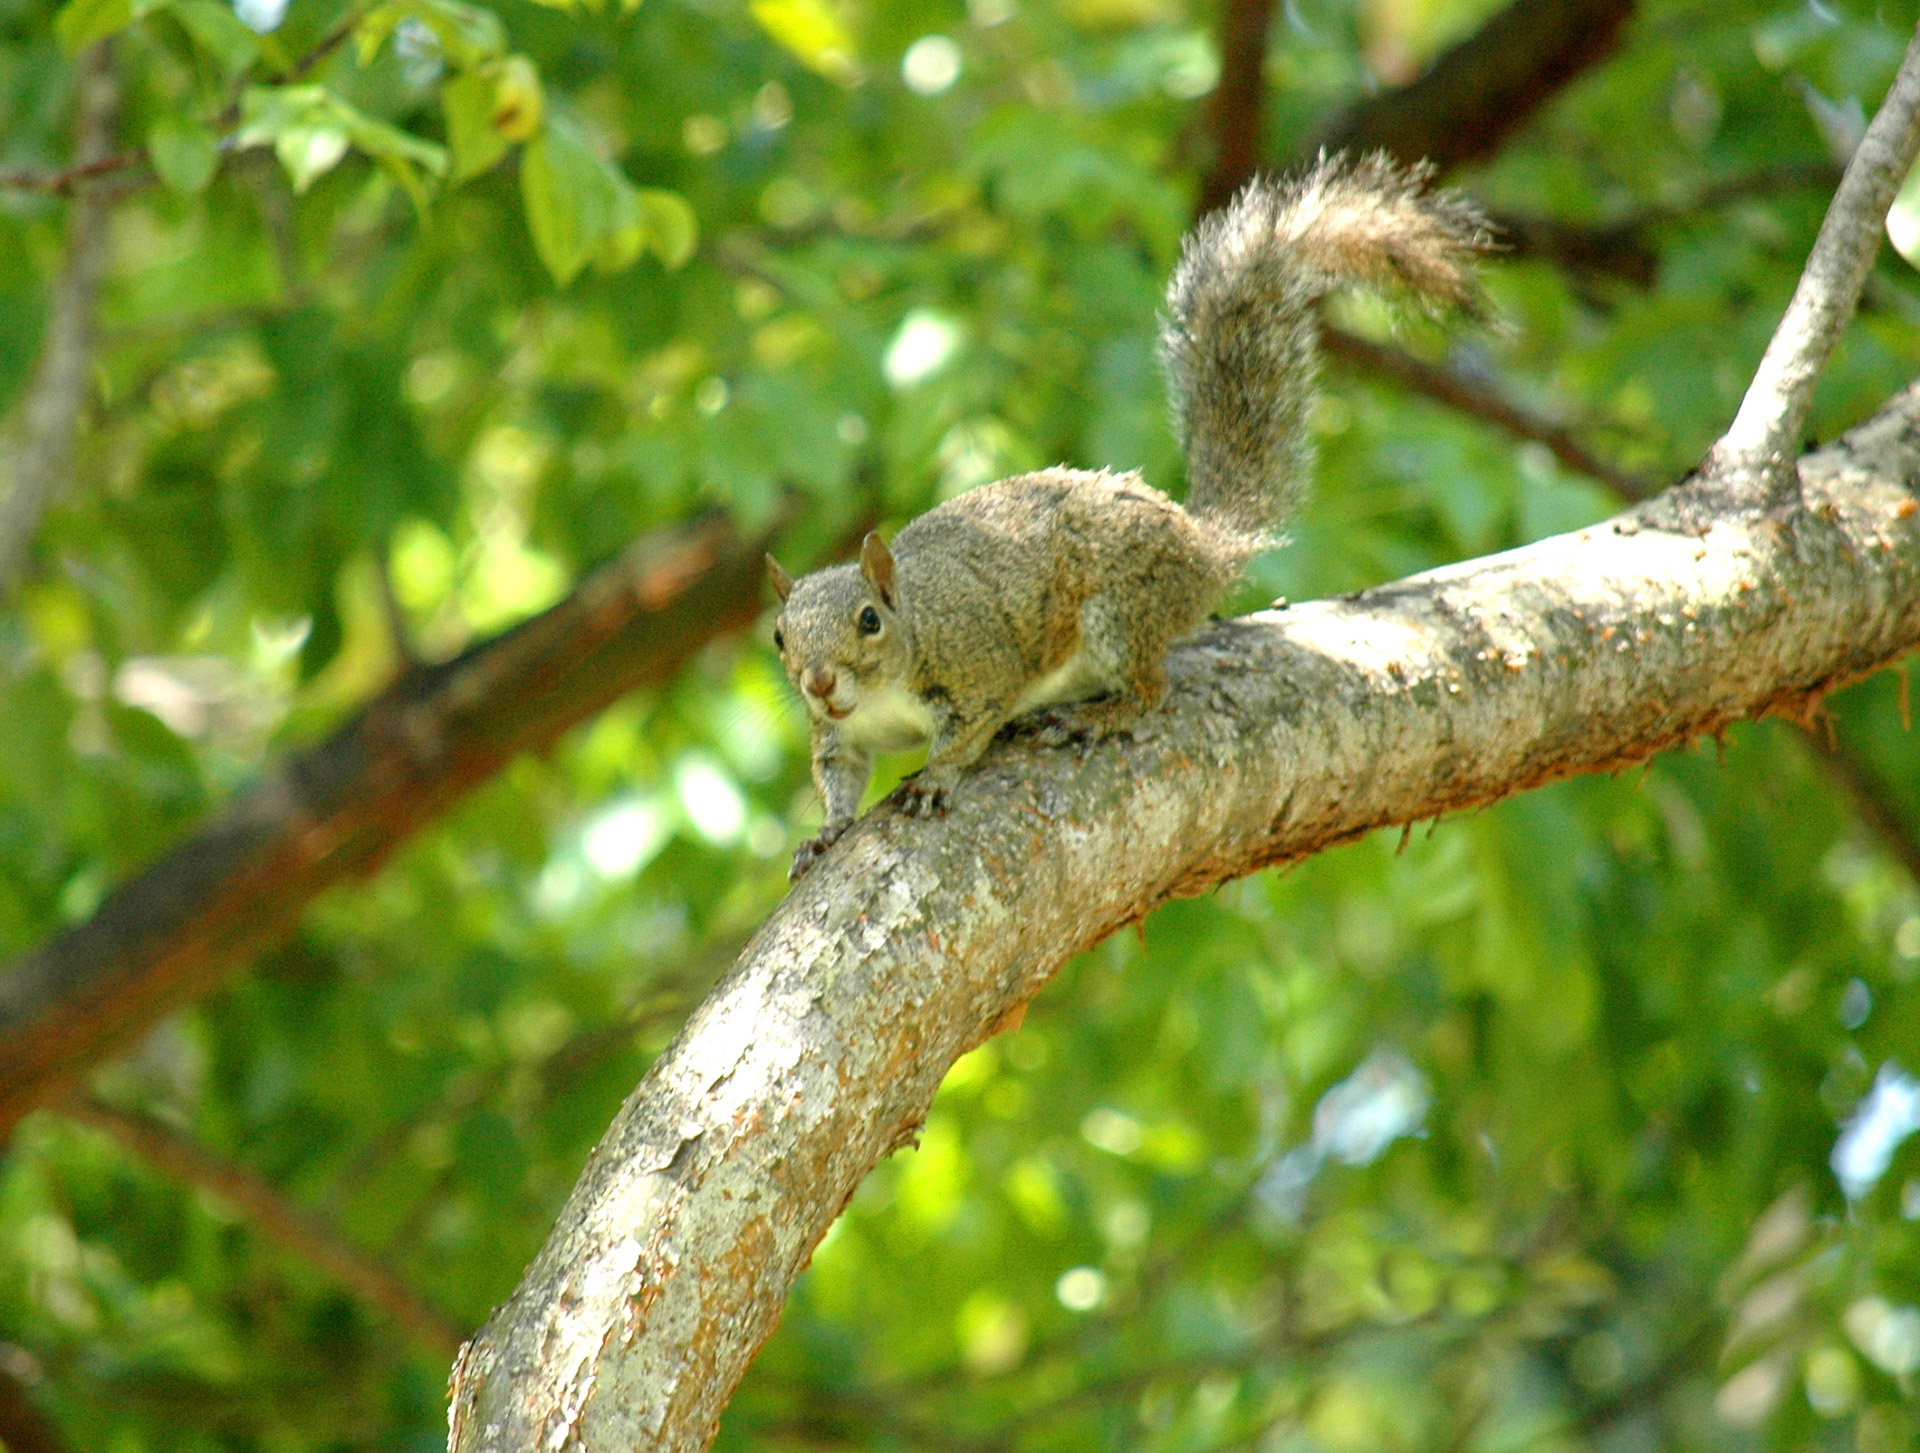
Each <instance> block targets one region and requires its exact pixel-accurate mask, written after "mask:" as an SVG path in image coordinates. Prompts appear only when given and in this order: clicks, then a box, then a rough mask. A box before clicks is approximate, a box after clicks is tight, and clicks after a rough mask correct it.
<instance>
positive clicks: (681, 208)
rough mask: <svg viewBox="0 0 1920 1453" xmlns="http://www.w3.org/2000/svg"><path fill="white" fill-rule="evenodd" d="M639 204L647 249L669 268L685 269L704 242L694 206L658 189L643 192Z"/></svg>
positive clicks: (641, 190) (647, 188) (674, 194)
mask: <svg viewBox="0 0 1920 1453" xmlns="http://www.w3.org/2000/svg"><path fill="white" fill-rule="evenodd" d="M639 200H640V217H641V220H642V222H643V224H644V225H645V228H646V234H647V237H646V241H647V246H649V247H651V248H652V249H653V251H654V255H655V256H657V257H658V258H659V259H660V261H661V262H663V263H665V264H666V265H667V266H668V267H669V268H676V267H679V266H681V265H682V264H683V263H685V262H686V260H687V259H688V258H689V257H692V256H693V248H694V244H695V243H696V242H698V241H699V238H700V224H699V221H698V219H697V218H696V217H695V216H694V211H693V208H692V206H690V205H689V204H688V202H687V199H686V198H685V197H683V196H681V195H680V194H679V193H678V192H664V191H661V190H659V189H658V188H655V187H642V188H640V191H639Z"/></svg>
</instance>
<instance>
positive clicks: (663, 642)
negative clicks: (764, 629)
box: [0, 521, 765, 1133]
mask: <svg viewBox="0 0 1920 1453" xmlns="http://www.w3.org/2000/svg"><path fill="white" fill-rule="evenodd" d="M764 548H765V542H764V541H761V540H754V541H750V542H748V541H742V540H740V539H738V538H737V537H736V536H735V535H734V534H733V533H732V532H731V530H730V529H729V528H728V527H727V526H726V525H724V524H722V523H720V522H718V521H709V522H707V523H704V524H701V525H698V526H694V527H691V528H688V529H684V530H679V531H674V532H671V533H670V534H669V535H668V536H666V537H664V538H660V539H653V540H648V541H643V542H641V543H640V544H639V545H637V546H635V547H634V548H633V549H632V550H630V551H629V552H628V553H627V554H626V555H624V556H623V557H621V558H620V559H619V560H617V561H615V562H614V563H612V564H611V565H608V566H606V567H604V568H602V569H601V570H599V571H597V572H595V573H594V574H593V575H591V576H589V577H588V578H587V579H586V580H585V581H583V582H582V583H581V584H580V586H579V587H578V588H577V589H576V590H574V592H573V593H572V594H571V595H569V596H568V597H567V598H566V599H565V600H563V601H561V602H560V603H559V604H558V605H555V606H554V607H552V608H551V609H550V610H547V611H546V612H544V613H543V614H541V615H538V616H536V617H534V618H533V619H532V620H529V621H526V622H524V623H522V624H521V625H519V626H517V627H515V628H514V629H513V630H511V631H508V632H507V633H506V634H504V635H502V636H499V637H496V638H495V639H493V640H491V641H488V642H486V643H484V644H482V645H480V646H476V647H475V648H473V649H472V650H470V651H468V652H466V653H465V654H463V655H461V656H459V657H457V658H456V659H454V660H452V661H448V662H446V663H444V664H442V665H438V666H423V667H418V668H416V669H413V670H410V671H408V672H406V673H405V674H403V675H402V676H401V677H400V679H399V680H397V681H395V682H394V684H393V685H392V686H390V687H389V688H388V689H387V690H386V691H385V692H383V693H382V694H381V695H380V696H379V697H378V698H377V699H375V700H374V701H373V702H372V703H371V704H369V705H368V706H367V707H365V708H364V709H363V710H362V711H361V712H360V713H359V714H358V715H357V716H355V717H354V718H353V719H352V720H351V721H349V722H348V723H347V724H346V725H345V726H343V727H341V728H340V729H339V730H338V731H337V732H335V733H334V735H333V736H332V737H330V738H328V739H327V740H326V741H324V742H321V743H320V744H318V745H317V746H314V747H311V748H309V749H308V750H307V751H305V752H302V753H300V754H298V755H297V756H294V757H292V758H290V759H289V760H287V761H285V762H283V763H281V764H280V765H279V767H278V768H277V769H276V770H274V771H273V772H272V773H271V774H270V775H269V776H268V777H267V779H266V780H265V781H263V782H262V783H261V784H260V785H259V786H257V787H255V788H254V789H252V790H251V791H250V792H248V793H247V794H246V795H245V796H243V797H241V798H240V799H239V800H238V801H237V802H235V803H234V804H233V805H232V806H231V807H229V808H228V809H227V810H226V811H224V812H222V813H221V814H220V815H219V816H217V817H216V818H214V819H213V821H211V822H209V823H208V824H207V825H206V826H204V827H203V828H201V829H200V830H199V831H198V832H197V833H195V834H194V836H193V837H192V838H190V839H189V840H188V841H187V842H185V843H183V844H182V845H181V846H180V847H178V848H176V849H174V850H173V851H172V852H170V853H168V854H167V855H166V856H165V857H164V858H162V859H160V860H159V861H158V862H156V863H154V864H153V865H152V866H150V867H148V868H146V869H145V870H143V871H142V872H141V873H139V874H138V875H137V876H135V877H134V878H132V879H130V880H129V881H128V882H126V883H125V884H123V885H122V886H121V887H120V888H118V889H116V890H115V891H114V892H113V893H112V894H110V895H109V896H108V898H107V900H106V901H105V902H104V903H102V904H101V905H100V907H99V909H97V910H96V911H95V913H94V914H93V916H92V917H91V918H89V919H88V920H87V921H86V922H85V923H82V924H80V925H79V926H78V927H76V928H73V929H71V930H69V931H68V932H66V933H63V934H61V935H60V936H59V937H57V938H55V939H53V940H51V941H50V942H48V943H46V944H44V945H42V946H41V947H40V948H38V949H35V950H33V951H32V952H31V953H28V954H26V955H25V956H24V957H22V958H20V959H17V960H15V961H14V962H13V963H12V964H9V965H7V966H6V967H5V968H4V969H0V1133H3V1132H4V1131H5V1130H6V1129H7V1128H8V1127H10V1126H12V1124H13V1123H14V1122H15V1121H17V1120H18V1119H19V1118H20V1116H21V1115H23V1114H24V1113H26V1111H28V1110H29V1109H31V1108H33V1106H34V1105H36V1104H41V1103H45V1102H46V1101H47V1100H48V1099H50V1098H51V1097H52V1096H53V1095H54V1094H56V1093H57V1092H58V1091H59V1090H60V1088H61V1087H62V1086H64V1085H65V1084H66V1083H68V1082H69V1081H70V1080H71V1079H72V1078H73V1077H74V1076H76V1075H77V1074H79V1073H80V1072H81V1071H83V1070H85V1069H86V1068H87V1067H88V1066H89V1065H91V1064H93V1063H94V1062H95V1061H97V1060H98V1059H100V1058H101V1057H102V1056H103V1055H105V1054H106V1053H108V1052H109V1051H110V1050H111V1049H113V1048H115V1047H117V1046H119V1045H123V1044H125V1043H126V1042H127V1041H128V1040H129V1039H131V1038H132V1037H133V1036H134V1035H136V1034H138V1033H140V1032H141V1031H142V1030H144V1029H146V1028H147V1027H148V1026H150V1025H151V1024H153V1023H154V1022H155V1021H156V1020H157V1019H159V1018H160V1017H161V1016H162V1015H164V1014H165V1013H167V1012H168V1011H169V1010H171V1009H172V1008H174V1007H175V1006H177V1005H179V1004H182V1003H184V1002H186V1001H188V1000H189V999H192V998H193V997H195V996H197V995H199V994H201V993H204V992H206V991H207V990H208V989H210V988H211V987H212V986H213V985H214V984H216V983H218V982H219V981H220V980H221V979H222V978H224V977H225V976H226V975H227V974H229V973H231V972H233V971H234V970H235V969H237V968H238V967H240V966H241V965H242V964H243V963H244V962H245V960H246V958H247V956H248V955H249V954H251V953H253V952H254V951H256V950H258V949H260V948H262V947H264V946H266V945H267V944H270V943H273V942H276V941H277V940H278V939H280V938H281V937H283V936H284V935H285V934H286V933H287V932H288V931H289V930H290V929H291V928H292V926H293V924H294V923H295V922H296V921H297V918H298V915H299V913H300V912H301V910H302V909H303V908H304V907H305V906H306V904H307V903H308V902H309V901H310V900H312V899H313V898H314V897H315V896H316V895H318V894H319V893H320V892H322V891H323V890H324V889H326V888H328V887H331V886H332V885H333V884H335V883H338V882H340V881H342V880H343V879H346V878H351V877H355V876H359V875H363V874H365V873H367V872H370V871H371V870H372V869H374V868H375V867H377V866H378V865H379V864H380V863H381V862H382V861H384V860H385V858H386V856H387V855H388V854H389V853H391V852H392V851H393V850H394V848H396V847H397V846H399V844H401V843H402V842H404V841H405V840H406V839H407V838H408V837H409V836H411V835H412V834H413V833H414V832H416V831H418V830H419V829H420V828H421V827H423V826H424V825H426V824H427V823H428V822H431V821H432V820H433V819H434V818H435V817H437V816H438V815H439V814H440V813H442V812H445V811H446V810H447V809H448V808H449V807H451V806H452V805H453V804H454V803H455V802H457V801H458V800H459V799H460V798H461V797H462V796H464V795H465V794H466V793H467V792H468V791H470V790H472V789H473V788H474V787H476V786H478V785H479V784H480V783H482V782H484V781H486V780H487V779H488V778H489V777H491V776H492V775H493V774H494V773H495V772H497V771H498V770H499V769H500V768H501V767H502V766H504V765H505V764H506V763H507V762H509V761H511V760H512V759H513V758H515V757H516V756H518V755H520V754H521V753H522V752H529V751H540V750H543V749H545V748H546V747H547V746H549V745H550V744H551V743H552V742H553V740H554V739H555V738H556V737H558V736H559V735H560V733H561V732H563V731H565V730H566V729H567V728H568V727H570V726H572V725H574V724H575V723H576V722H579V721H582V720H584V719H586V718H587V717H589V716H592V715H593V714H594V713H596V712H598V711H599V710H601V709H602V708H603V707H605V706H606V705H608V704H609V703H610V702H612V701H615V700H617V699H618V698H619V697H621V696H623V695H625V694H626V693H627V692H630V691H632V690H634V689H635V688H637V687H640V686H644V685H647V684H650V683H653V682H658V681H664V680H666V679H668V678H669V677H671V676H672V675H673V674H674V673H675V672H676V671H678V670H679V669H680V667H681V666H682V665H684V664H685V663H686V661H687V660H688V659H689V658H690V657H691V656H692V655H693V653H694V652H695V651H697V650H698V649H699V648H700V647H701V646H703V645H705V644H706V643H707V642H708V641H710V640H712V639H714V638H715V637H716V636H719V635H723V634H726V633H728V632H731V631H736V630H739V629H740V628H742V627H743V626H745V625H746V624H747V623H748V622H750V621H752V620H753V619H754V617H755V616H756V615H757V614H758V613H759V610H760V598H761V592H762V589H763V584H762V572H763V566H762V564H761V560H760V554H761V551H762V550H763V549H764Z"/></svg>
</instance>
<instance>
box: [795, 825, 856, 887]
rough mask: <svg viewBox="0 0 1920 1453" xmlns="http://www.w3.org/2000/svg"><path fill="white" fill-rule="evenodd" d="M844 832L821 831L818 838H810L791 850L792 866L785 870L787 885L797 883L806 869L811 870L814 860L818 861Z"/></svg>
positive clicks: (843, 830)
mask: <svg viewBox="0 0 1920 1453" xmlns="http://www.w3.org/2000/svg"><path fill="white" fill-rule="evenodd" d="M845 831H846V829H845V828H842V829H841V830H840V832H825V831H823V832H821V834H820V836H818V837H810V838H808V839H807V840H806V841H805V842H803V843H801V844H800V846H799V847H797V848H795V849H794V850H793V866H792V867H790V868H788V869H787V881H788V882H789V883H798V882H799V881H800V875H801V874H802V873H804V872H806V871H807V869H808V868H811V867H812V866H813V865H814V862H815V860H816V859H818V858H819V856H820V855H821V854H822V853H824V852H825V851H826V850H827V849H828V848H830V847H832V846H833V845H834V844H835V843H837V842H839V841H840V833H841V832H845Z"/></svg>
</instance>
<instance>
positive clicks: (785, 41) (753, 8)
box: [747, 0, 860, 84]
mask: <svg viewBox="0 0 1920 1453" xmlns="http://www.w3.org/2000/svg"><path fill="white" fill-rule="evenodd" d="M747 9H748V11H749V12H750V13H751V14H752V16H753V18H754V19H755V20H757V21H758V22H759V23H760V27H761V29H763V30H765V31H766V32H767V34H768V35H770V36H772V37H773V38H774V39H775V40H776V41H778V42H779V43H780V44H781V45H782V46H784V47H785V48H786V49H787V50H788V51H790V52H792V53H793V54H794V55H795V56H797V57H798V58H799V59H800V60H801V61H802V62H803V63H805V64H806V65H808V66H810V67H812V68H813V69H814V70H816V71H818V72H819V73H820V74H821V75H823V76H825V77H827V79H829V80H832V81H839V82H841V83H842V84H847V83H850V82H853V81H856V80H858V79H859V77H860V61H859V52H858V50H857V49H856V47H855V46H854V42H853V37H852V35H850V34H849V33H848V31H847V28H846V27H845V26H844V25H842V24H841V23H840V18H839V17H838V16H837V15H835V14H834V12H833V11H832V10H830V9H829V8H828V7H827V5H826V3H825V0H748V5H747Z"/></svg>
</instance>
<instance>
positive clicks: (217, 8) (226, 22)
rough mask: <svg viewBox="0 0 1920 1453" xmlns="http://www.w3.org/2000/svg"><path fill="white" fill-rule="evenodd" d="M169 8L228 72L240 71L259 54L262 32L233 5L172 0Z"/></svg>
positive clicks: (212, 0) (202, 0) (213, 0)
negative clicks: (251, 24)
mask: <svg viewBox="0 0 1920 1453" xmlns="http://www.w3.org/2000/svg"><path fill="white" fill-rule="evenodd" d="M169 8H170V10H171V12H172V14H173V16H174V17H175V18H176V19H177V20H178V21H179V22H180V24H181V25H182V26H183V27H185V29H186V32H187V34H189V35H191V36H192V37H193V40H194V43H195V44H196V45H198V46H199V47H200V48H201V49H202V50H204V51H205V52H207V54H208V55H210V56H212V57H213V58H214V59H215V60H216V61H218V62H219V64H220V69H221V70H223V71H224V72H226V74H227V75H229V76H237V75H239V74H240V73H241V72H242V71H244V70H245V69H246V68H247V67H248V66H250V65H252V64H253V62H254V60H255V59H256V58H257V57H258V56H259V54H260V36H259V35H258V34H256V33H255V32H254V31H253V30H252V29H251V28H250V27H248V26H247V25H245V24H243V23H242V22H241V20H240V17H239V16H237V15H235V14H234V13H233V8H232V7H231V6H228V5H222V4H220V3H219V0H172V4H171V6H170V7H169Z"/></svg>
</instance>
